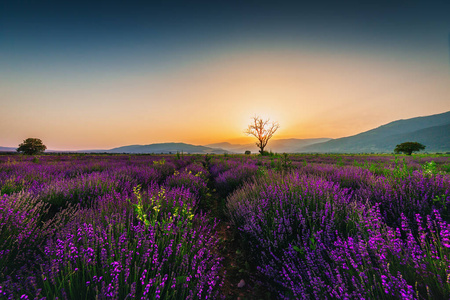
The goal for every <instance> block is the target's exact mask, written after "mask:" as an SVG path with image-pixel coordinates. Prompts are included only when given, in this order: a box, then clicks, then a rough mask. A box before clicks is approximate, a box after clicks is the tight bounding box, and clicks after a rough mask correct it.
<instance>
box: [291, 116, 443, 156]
mask: <svg viewBox="0 0 450 300" xmlns="http://www.w3.org/2000/svg"><path fill="white" fill-rule="evenodd" d="M449 124H450V112H446V113H442V114H437V115H431V116H426V117H417V118H411V119H406V120H398V121H394V122H390V123H388V124H385V125H382V126H380V127H377V128H375V129H372V130H369V131H366V132H362V133H359V134H356V135H353V136H349V137H344V138H339V139H334V140H331V141H328V142H325V143H319V144H314V145H310V146H306V147H303V148H302V149H301V151H300V152H317V153H371V152H374V153H392V152H393V150H394V148H395V145H398V144H400V143H403V142H419V143H422V144H424V145H425V146H426V147H427V148H426V149H425V151H428V152H442V151H449V150H450V139H449V132H450V130H449Z"/></svg>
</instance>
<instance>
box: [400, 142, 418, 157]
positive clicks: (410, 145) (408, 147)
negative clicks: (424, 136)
mask: <svg viewBox="0 0 450 300" xmlns="http://www.w3.org/2000/svg"><path fill="white" fill-rule="evenodd" d="M425 147H426V146H425V145H422V144H421V143H417V142H405V143H401V144H398V145H397V146H395V149H394V152H395V153H400V152H402V153H405V154H407V155H411V154H412V153H413V152H417V151H420V150H424V149H425Z"/></svg>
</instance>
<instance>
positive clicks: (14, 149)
mask: <svg viewBox="0 0 450 300" xmlns="http://www.w3.org/2000/svg"><path fill="white" fill-rule="evenodd" d="M16 151H17V148H14V147H0V152H16Z"/></svg>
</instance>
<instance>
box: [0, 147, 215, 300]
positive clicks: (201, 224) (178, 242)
mask: <svg viewBox="0 0 450 300" xmlns="http://www.w3.org/2000/svg"><path fill="white" fill-rule="evenodd" d="M208 177H209V173H208V170H207V168H205V165H204V158H203V157H195V156H190V157H182V158H178V159H177V157H173V156H172V157H163V156H42V157H40V158H24V157H17V156H13V157H1V159H0V190H1V195H0V197H1V198H0V298H5V299H18V298H21V299H31V298H32V299H159V298H162V299H216V298H221V295H220V286H221V285H222V281H223V267H222V263H221V261H222V259H221V257H220V256H219V255H218V238H217V234H216V232H215V226H216V225H217V224H216V221H214V220H211V218H209V217H208V216H207V215H205V214H204V213H202V212H201V210H200V209H199V207H200V206H201V205H202V201H204V200H205V199H206V197H207V190H208V189H207V180H208Z"/></svg>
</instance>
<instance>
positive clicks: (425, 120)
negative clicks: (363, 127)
mask: <svg viewBox="0 0 450 300" xmlns="http://www.w3.org/2000/svg"><path fill="white" fill-rule="evenodd" d="M403 142H419V143H421V144H424V145H425V146H426V149H425V151H426V152H447V151H450V111H449V112H446V113H442V114H436V115H431V116H425V117H416V118H411V119H406V120H397V121H394V122H390V123H388V124H385V125H382V126H380V127H377V128H374V129H372V130H369V131H365V132H362V133H359V134H356V135H353V136H349V137H343V138H338V139H330V138H316V139H278V140H276V139H274V140H270V142H269V144H268V145H267V147H266V150H267V151H273V152H277V153H283V152H286V153H392V152H393V150H394V148H395V146H396V145H398V144H400V143H403ZM247 150H249V151H251V152H252V153H257V152H258V148H257V147H256V145H255V143H250V144H231V143H228V142H224V143H215V144H208V145H204V146H202V145H191V144H186V143H158V144H149V145H128V146H122V147H117V148H113V149H108V150H82V151H75V152H84V153H155V154H160V153H163V154H175V153H177V152H183V153H186V154H206V153H211V154H223V153H244V152H245V151H247ZM0 151H7V152H15V151H16V148H13V147H0ZM46 152H69V151H55V150H47V151H46ZM72 152H73V151H72Z"/></svg>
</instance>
